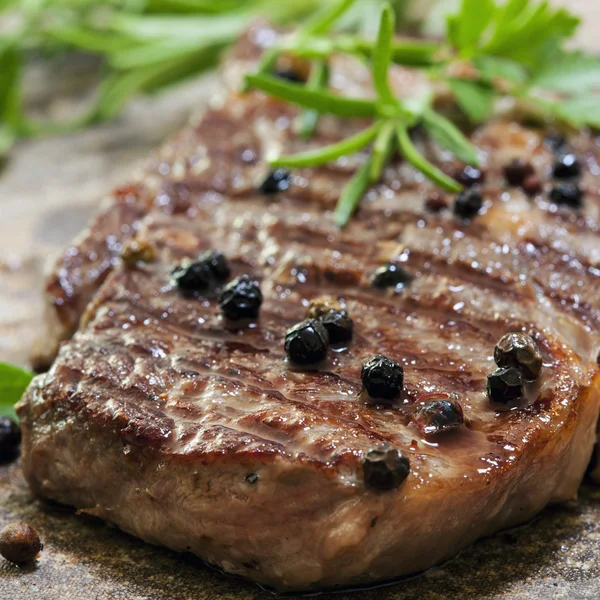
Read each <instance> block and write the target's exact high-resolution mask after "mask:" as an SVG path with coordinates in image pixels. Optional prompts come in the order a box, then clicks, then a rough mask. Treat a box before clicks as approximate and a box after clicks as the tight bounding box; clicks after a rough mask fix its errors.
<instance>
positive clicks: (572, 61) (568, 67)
mask: <svg viewBox="0 0 600 600" xmlns="http://www.w3.org/2000/svg"><path fill="white" fill-rule="evenodd" d="M529 85H530V87H539V88H544V89H547V90H556V91H559V92H566V93H574V92H575V91H577V93H578V94H579V93H581V92H582V91H586V90H591V89H600V60H598V58H596V57H595V56H590V55H586V54H582V53H581V52H570V53H564V54H561V55H559V56H557V57H552V59H551V60H549V61H548V62H547V63H546V64H545V65H544V66H543V67H542V68H541V69H540V71H539V72H538V73H537V74H536V75H535V77H534V78H533V80H532V81H531V82H530V84H529Z"/></svg>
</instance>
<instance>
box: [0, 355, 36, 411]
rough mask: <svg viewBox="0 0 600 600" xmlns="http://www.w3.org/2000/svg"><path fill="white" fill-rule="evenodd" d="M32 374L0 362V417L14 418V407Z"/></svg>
mask: <svg viewBox="0 0 600 600" xmlns="http://www.w3.org/2000/svg"><path fill="white" fill-rule="evenodd" d="M33 377H34V373H31V372H30V371H26V370H25V369H21V368H20V367H17V366H15V365H9V364H8V363H3V362H0V415H2V416H14V408H13V407H14V405H15V404H16V403H17V402H18V401H19V400H20V399H21V396H22V395H23V393H24V392H25V390H26V389H27V386H28V385H29V383H30V382H31V380H32V379H33Z"/></svg>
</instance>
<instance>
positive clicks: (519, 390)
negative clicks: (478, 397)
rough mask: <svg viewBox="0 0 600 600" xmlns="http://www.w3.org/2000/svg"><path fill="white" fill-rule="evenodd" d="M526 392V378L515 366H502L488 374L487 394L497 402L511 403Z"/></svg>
mask: <svg viewBox="0 0 600 600" xmlns="http://www.w3.org/2000/svg"><path fill="white" fill-rule="evenodd" d="M524 394H525V379H524V378H523V375H521V371H519V370H518V369H515V368H513V367H500V368H498V369H496V370H495V371H494V372H493V373H491V374H490V375H488V379H487V395H488V398H489V399H490V400H491V401H492V402H496V403H497V404H511V403H514V402H517V401H518V400H520V399H521V398H522V397H523V396H524Z"/></svg>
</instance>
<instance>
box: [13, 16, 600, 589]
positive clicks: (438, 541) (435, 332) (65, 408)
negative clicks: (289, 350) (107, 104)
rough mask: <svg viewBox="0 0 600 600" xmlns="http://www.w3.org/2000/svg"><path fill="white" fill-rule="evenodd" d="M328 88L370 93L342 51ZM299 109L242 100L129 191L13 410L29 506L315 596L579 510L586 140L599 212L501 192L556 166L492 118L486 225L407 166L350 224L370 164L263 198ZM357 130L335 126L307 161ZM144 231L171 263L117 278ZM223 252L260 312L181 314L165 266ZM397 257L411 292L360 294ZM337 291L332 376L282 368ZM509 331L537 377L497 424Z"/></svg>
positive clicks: (234, 98)
mask: <svg viewBox="0 0 600 600" xmlns="http://www.w3.org/2000/svg"><path fill="white" fill-rule="evenodd" d="M265 31H266V29H265V27H264V26H257V27H256V28H254V29H253V30H252V31H251V32H250V33H249V34H248V36H247V37H246V38H245V39H244V40H242V41H241V42H240V44H239V46H238V47H237V49H236V51H235V53H234V55H233V56H232V57H231V58H230V60H229V62H228V63H227V64H226V66H225V68H224V80H225V82H226V83H227V85H228V87H229V88H230V90H235V89H237V85H238V83H239V74H240V72H242V71H243V70H245V69H246V68H247V67H248V65H249V64H252V61H254V60H255V59H256V57H257V56H258V55H259V53H260V48H259V47H258V46H257V44H255V43H254V41H253V40H257V39H265ZM332 81H334V83H335V84H336V85H338V86H339V87H344V88H346V89H349V90H351V93H353V94H357V93H366V94H368V93H369V90H368V87H367V86H366V85H365V82H366V81H367V76H366V72H363V71H362V70H361V68H360V67H358V66H357V65H355V64H353V63H351V62H348V61H347V60H346V59H343V60H342V59H340V60H339V61H338V62H337V63H336V64H335V65H334V73H333V77H332ZM407 82H408V83H407ZM409 83H410V84H411V85H416V84H418V82H416V83H415V80H414V75H413V74H410V73H406V72H403V71H398V73H397V74H396V81H395V85H396V86H397V87H398V89H400V90H401V89H402V87H403V86H404V85H408V84H409ZM296 114H297V111H296V110H295V109H294V108H292V107H290V106H288V105H286V104H284V103H280V102H278V101H275V100H273V99H270V98H267V97H265V96H264V95H262V94H260V93H255V92H253V93H250V94H247V95H238V94H237V93H236V92H235V91H230V93H229V94H228V95H227V96H226V98H225V99H222V100H221V101H220V102H219V103H218V104H215V105H214V106H213V107H211V108H210V109H209V110H208V111H207V112H206V113H205V114H204V116H203V117H202V119H201V120H200V121H199V122H198V123H195V124H192V125H190V126H189V127H188V128H187V129H186V130H185V131H183V132H182V133H181V134H180V135H179V136H178V137H177V138H176V139H175V140H174V141H173V142H171V143H170V144H168V145H166V146H165V147H164V148H163V149H162V150H160V151H159V152H158V153H157V154H156V156H155V157H154V158H153V159H152V160H151V161H150V162H149V163H148V166H147V168H146V171H145V176H144V180H143V183H141V184H136V186H135V187H133V188H124V189H126V190H128V191H127V192H126V193H125V197H124V196H123V192H122V191H121V192H119V193H117V194H115V196H114V200H113V203H112V205H111V206H112V207H113V209H109V210H107V211H105V212H104V213H102V214H101V215H100V216H99V217H98V219H97V220H96V222H95V223H94V224H93V225H92V227H91V228H90V230H89V231H88V233H87V234H86V235H85V236H84V237H82V238H81V239H80V240H79V241H78V242H77V243H76V244H75V246H74V247H73V248H74V249H75V250H73V249H72V250H71V251H67V252H66V253H65V255H64V256H63V258H62V259H61V261H62V262H61V269H60V270H59V271H57V272H56V273H55V274H54V275H53V276H51V278H50V280H49V283H48V291H49V293H50V296H51V297H52V298H53V302H54V304H55V305H56V306H58V307H59V311H58V314H59V315H60V319H61V322H62V323H64V325H65V328H66V329H65V331H66V330H69V331H70V330H71V329H73V328H74V327H75V326H76V324H77V323H78V322H79V321H81V322H80V326H79V330H78V331H77V333H76V334H75V335H74V337H73V339H72V340H71V341H70V342H68V343H66V344H64V345H63V346H62V348H61V350H60V352H59V355H58V358H57V360H56V361H55V363H54V365H53V366H52V368H51V369H50V371H49V372H48V373H47V374H46V375H43V376H40V377H38V378H37V379H36V380H35V381H34V383H33V384H32V386H31V387H30V389H29V391H28V393H27V395H26V396H25V398H24V399H23V400H22V402H21V403H20V405H19V408H18V411H19V416H20V417H21V419H22V424H23V431H24V443H23V465H24V469H25V473H26V476H27V478H28V480H29V482H30V484H31V486H32V487H33V489H34V490H35V491H36V492H38V493H40V494H42V495H44V496H47V497H50V498H53V499H55V500H58V501H60V502H64V503H67V504H72V505H74V506H77V507H78V508H80V509H83V510H84V511H85V512H89V513H91V514H95V515H98V516H100V517H102V518H105V519H108V520H111V521H113V522H114V523H116V524H117V525H118V526H119V527H121V528H123V529H125V530H127V531H129V532H131V533H133V534H135V535H138V536H139V537H141V538H143V539H145V540H147V541H149V542H152V543H157V544H164V545H167V546H169V547H171V548H174V549H176V550H182V551H184V550H191V551H192V552H194V553H196V554H198V555H199V556H201V557H202V558H204V559H206V560H208V561H209V562H211V563H214V564H217V565H219V566H220V567H222V568H223V569H225V570H226V571H229V572H234V573H239V574H242V575H244V576H247V577H250V578H252V579H254V580H256V581H259V582H261V583H264V584H268V585H272V586H274V587H277V588H279V589H288V590H290V589H293V590H298V589H302V590H305V589H318V588H323V587H332V586H336V585H346V584H357V583H363V582H368V581H373V580H378V579H384V578H390V577H394V576H398V575H401V574H406V573H411V572H414V571H417V570H421V569H424V568H427V567H428V566H431V565H432V564H435V563H436V562H439V561H441V560H443V559H445V558H448V557H450V556H452V555H453V554H454V553H455V552H456V551H457V550H459V549H460V548H462V547H464V546H466V545H468V544H469V543H471V542H472V541H474V540H475V539H477V538H478V537H480V536H482V535H486V534H489V533H491V532H494V531H497V530H498V529H501V528H504V527H509V526H512V525H515V524H518V523H522V522H524V521H525V520H527V519H529V518H530V517H531V516H533V515H534V514H535V513H536V512H538V511H539V510H541V509H542V508H543V507H544V506H545V505H546V504H548V503H550V502H559V501H564V500H567V499H570V498H573V497H574V496H575V495H576V492H577V488H578V486H579V483H580V481H581V478H582V476H583V472H584V470H585V467H586V465H587V463H588V461H589V457H590V454H591V451H592V446H593V440H594V435H595V427H596V422H597V420H598V409H599V405H600V396H599V395H598V380H597V379H594V375H595V372H596V368H597V367H596V355H597V353H598V349H599V348H600V343H599V337H598V329H599V327H600V291H599V288H598V285H597V278H598V275H599V273H600V271H599V270H598V269H599V263H600V243H599V241H598V224H599V222H600V213H599V209H600V201H599V197H598V184H599V182H600V179H599V178H598V173H600V167H599V165H598V162H597V160H598V150H597V148H596V146H595V145H594V144H593V143H592V141H591V140H590V139H588V138H587V137H585V136H583V135H582V136H580V137H579V138H578V139H576V140H574V141H573V144H574V146H575V149H576V150H577V152H578V153H579V154H580V155H581V156H582V158H583V159H584V161H585V163H586V165H587V168H586V173H585V175H584V179H583V182H582V184H583V187H584V188H585V191H586V197H585V206H584V209H583V210H582V211H580V212H574V211H572V210H569V209H564V208H557V207H555V206H553V205H551V204H549V203H548V202H547V201H546V200H545V195H544V194H540V195H539V196H538V197H536V198H535V199H533V200H531V199H528V198H527V197H526V196H525V195H524V194H523V193H522V192H520V191H519V190H517V189H508V188H507V187H506V184H505V183H504V179H503V176H502V169H503V166H504V165H505V164H506V163H507V162H509V160H510V159H512V158H513V157H523V158H525V159H526V160H530V161H531V162H532V164H533V165H534V166H535V168H536V171H537V172H538V173H539V174H540V175H541V176H543V179H544V180H545V181H546V180H547V178H548V176H549V173H550V169H551V163H552V160H553V159H552V152H551V151H550V150H549V149H548V148H546V147H545V146H544V143H543V133H542V132H540V131H536V130H530V129H526V128H524V127H522V126H520V125H517V124H514V123H508V122H496V123H492V124H490V125H488V126H486V127H484V128H482V129H481V130H478V131H476V132H475V133H474V134H473V141H474V143H475V144H476V145H477V146H478V148H479V149H480V151H481V154H482V157H483V160H484V163H485V170H486V183H485V185H484V187H483V193H484V198H485V209H484V212H483V214H481V215H479V216H478V217H476V218H475V219H473V220H472V221H471V222H462V221H460V220H459V219H457V218H456V217H454V216H453V215H452V213H451V211H442V212H435V213H434V212H432V211H430V210H428V209H427V208H426V206H427V204H428V201H429V199H430V197H431V194H433V193H436V191H435V188H434V187H433V186H432V185H431V184H429V183H428V182H426V181H424V180H423V178H422V177H421V175H420V174H418V173H416V172H415V171H414V170H412V169H411V168H410V167H409V166H407V165H406V164H403V163H398V164H396V165H395V166H392V167H390V168H388V169H387V170H386V172H385V174H384V177H383V179H382V181H381V183H380V184H378V185H377V186H376V187H375V188H374V189H373V190H372V191H371V192H369V194H368V195H367V198H366V199H365V201H364V202H363V205H362V207H361V209H360V210H359V212H358V214H357V215H356V217H355V218H354V219H353V220H352V221H351V223H350V224H349V226H348V227H347V228H346V229H344V230H343V231H339V230H337V229H336V228H335V227H334V226H333V224H332V221H331V209H332V208H333V207H334V205H335V202H336V200H337V198H338V196H339V192H340V190H341V188H342V187H343V185H344V183H345V182H346V181H347V180H348V178H349V177H350V175H351V173H352V172H353V170H354V169H355V167H356V165H357V164H358V162H360V160H361V157H357V158H352V159H348V160H345V161H340V162H338V163H336V164H335V165H330V166H327V167H322V168H319V169H312V170H309V169H304V170H298V171H295V172H294V173H293V180H292V186H291V187H290V189H289V190H288V191H286V192H283V193H281V194H279V195H278V196H277V197H276V198H273V197H269V198H265V197H263V196H260V195H259V194H258V193H257V191H256V190H257V187H258V185H259V184H260V182H261V180H262V179H263V178H264V176H265V175H266V173H267V169H266V167H265V163H264V158H265V156H266V155H267V153H269V152H271V151H273V150H274V149H275V150H277V149H284V150H286V151H294V150H296V149H298V148H299V147H300V145H301V144H300V142H299V140H298V138H297V136H295V135H294V134H293V133H291V131H293V122H294V117H295V116H296ZM359 126H361V124H360V123H350V124H348V123H347V122H339V121H337V120H335V119H329V118H324V119H322V120H321V122H320V125H319V131H318V135H317V136H316V137H315V139H314V141H311V142H310V144H311V145H313V144H314V145H319V144H322V143H324V142H326V141H331V140H334V139H339V138H340V137H343V136H344V135H347V134H348V132H349V130H352V129H355V128H357V127H359ZM428 150H429V152H430V153H431V155H432V156H433V157H434V158H435V159H436V160H437V162H438V163H439V164H440V165H441V166H442V167H443V168H444V169H445V170H447V171H448V172H453V171H454V170H455V169H456V168H458V165H457V164H454V163H452V162H451V161H448V160H447V157H445V156H444V155H443V154H441V153H439V152H438V151H437V150H436V149H435V148H429V149H428ZM594 173H595V174H594ZM547 185H550V184H549V183H548V184H547ZM124 198H125V199H124ZM438 200H439V199H438ZM449 201H451V198H449ZM117 224H118V225H119V226H118V227H116V225H117ZM117 229H118V231H117ZM130 235H135V236H136V239H137V240H139V241H140V242H143V243H144V244H151V245H153V246H154V248H155V249H156V260H154V261H153V262H150V263H145V264H141V263H140V264H138V266H137V267H135V268H131V267H126V266H124V265H122V264H120V262H119V260H118V252H119V247H120V244H121V243H122V242H123V241H124V240H125V239H126V238H127V237H129V236H130ZM211 248H214V249H218V250H220V251H222V252H224V253H225V254H226V256H227V257H228V258H229V260H230V263H231V265H232V269H233V273H232V277H235V276H237V275H240V274H244V273H247V274H249V275H251V276H252V277H255V278H257V279H258V280H259V281H260V284H261V289H262V293H263V295H264V303H263V306H262V309H261V314H260V318H259V319H257V320H255V321H253V322H251V323H241V324H237V325H231V324H226V323H225V322H224V321H223V319H222V317H221V316H220V313H219V310H218V306H217V302H216V293H217V292H218V290H215V291H214V293H211V294H207V295H206V296H205V297H202V298H189V297H185V296H183V295H182V294H181V293H180V292H179V291H178V290H177V289H176V288H175V287H174V285H173V282H172V278H171V275H172V271H173V268H174V266H175V265H177V264H178V263H179V262H180V261H181V260H182V259H184V258H186V257H194V256H196V255H198V254H199V253H200V252H201V251H203V250H206V249H211ZM68 256H78V257H79V258H78V262H77V264H74V263H73V262H69V259H68ZM92 257H93V258H92ZM387 261H394V262H399V263H401V264H402V265H403V266H404V267H405V268H406V269H407V270H408V271H409V272H411V273H412V275H413V276H414V279H413V280H412V281H411V282H410V284H409V285H408V286H406V287H405V288H404V289H398V290H388V291H382V290H378V289H375V288H373V287H372V286H371V285H370V277H371V274H372V273H373V272H374V271H375V269H377V267H379V266H381V265H382V264H385V263H386V262H387ZM102 280H105V281H104V283H103V285H102V286H101V287H100V289H99V290H98V291H97V292H96V290H97V289H98V286H99V284H100V282H101V281H102ZM94 294H95V295H94ZM323 295H331V296H334V297H337V298H338V299H339V300H340V301H341V302H342V303H343V304H344V305H345V307H346V309H347V310H348V312H349V313H350V315H351V316H352V319H353V321H354V328H355V335H354V339H353V341H352V342H351V343H350V344H349V345H348V347H347V348H344V349H338V351H336V352H330V355H329V358H328V360H327V361H326V362H325V364H323V365H321V366H320V367H319V368H318V369H312V370H308V371H306V370H300V369H296V368H293V367H292V366H291V365H290V364H289V363H288V362H287V361H286V360H285V353H284V350H283V340H284V336H285V331H286V329H287V328H288V327H290V326H291V325H293V324H295V323H296V322H298V321H300V320H302V319H303V318H304V317H305V314H306V308H307V306H308V304H309V302H310V301H311V300H312V299H314V298H316V297H318V296H323ZM92 296H93V299H92V301H91V302H90V303H89V304H88V302H89V300H90V299H91V298H92ZM86 305H87V308H85V312H84V313H83V316H82V317H81V318H80V315H81V313H82V311H83V310H84V307H85V306H86ZM507 331H525V332H528V333H530V334H531V335H532V336H533V337H534V338H535V339H536V341H537V343H538V346H539V347H540V350H541V351H542V355H543V359H544V367H543V370H542V377H541V380H540V385H539V387H538V389H537V390H536V391H535V393H534V394H532V395H531V397H529V398H528V399H527V401H526V402H524V403H523V405H522V406H521V407H520V408H519V409H518V410H514V411H509V412H497V411H496V410H494V408H493V407H492V406H491V405H490V404H489V401H488V400H487V398H486V396H485V384H486V376H487V374H488V373H490V372H491V371H492V370H493V368H494V362H493V350H494V345H495V343H496V342H497V340H498V339H499V338H500V337H501V336H502V335H503V334H504V333H506V332H507ZM65 335H66V334H65ZM375 354H385V355H387V356H389V357H391V358H393V359H395V360H397V361H399V362H401V363H402V364H403V366H404V371H405V378H404V379H405V388H404V392H403V395H402V397H401V398H400V400H398V401H397V402H396V403H394V404H393V405H392V406H387V407H383V406H377V405H373V404H371V403H368V402H367V401H366V399H365V398H364V395H362V394H361V385H360V370H361V366H362V364H363V363H364V362H365V361H366V360H368V359H369V358H370V357H371V356H373V355H375ZM444 394H456V395H457V397H458V399H459V402H460V403H461V405H462V408H463V411H464V416H465V422H466V425H465V426H464V427H462V428H461V429H459V430H457V431H455V432H452V433H449V434H445V435H444V436H443V437H439V438H435V439H428V438H424V437H423V436H422V435H421V433H420V432H419V429H418V428H417V426H416V425H415V423H414V422H413V421H412V419H411V413H412V410H413V408H414V407H415V406H418V405H419V404H421V403H424V402H426V401H427V400H429V399H431V398H434V397H439V395H444ZM384 444H389V445H391V446H393V447H395V448H397V449H399V450H401V451H402V452H403V453H404V454H405V455H406V456H408V457H409V459H410V462H411V471H410V475H409V476H408V478H407V480H406V481H405V483H404V484H403V485H402V486H401V487H400V488H398V489H396V490H394V491H388V492H375V491H372V490H369V489H368V488H367V487H366V486H365V484H364V481H363V476H362V461H363V459H364V456H365V455H366V453H367V452H368V451H369V450H371V449H373V448H377V447H379V446H381V445H384ZM249 475H253V476H252V477H248V476H249ZM254 475H258V479H256V477H254Z"/></svg>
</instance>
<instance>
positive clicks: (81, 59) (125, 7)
mask: <svg viewBox="0 0 600 600" xmlns="http://www.w3.org/2000/svg"><path fill="white" fill-rule="evenodd" d="M327 1H329V2H330V1H331V0H287V1H284V0H120V1H118V0H107V1H104V2H95V1H94V0H0V215H1V217H2V218H1V219H0V360H6V361H10V362H16V363H23V364H25V363H26V361H27V352H28V348H29V347H30V344H31V341H32V340H33V338H34V337H35V335H36V332H37V328H38V327H39V323H40V321H41V318H42V317H41V312H42V310H41V294H40V291H39V290H40V286H41V279H42V275H41V273H42V270H43V266H44V263H45V262H46V260H47V258H48V256H50V255H52V253H54V252H55V251H56V250H57V249H59V248H60V247H62V246H64V245H65V244H67V243H68V242H69V240H71V239H72V238H73V237H74V236H75V235H76V234H77V233H78V232H79V231H80V230H81V229H82V228H83V227H84V226H85V224H86V222H87V220H88V218H89V216H90V215H91V213H93V211H94V209H95V207H96V206H97V204H98V202H99V201H100V199H101V198H102V196H103V194H105V193H107V192H108V191H109V190H110V189H111V187H113V186H115V185H117V184H119V183H122V182H124V181H127V180H128V179H129V178H130V177H131V174H132V172H133V171H134V169H135V165H136V163H138V161H139V160H140V159H142V158H143V157H144V156H145V155H146V154H147V153H148V152H149V151H150V150H151V149H152V148H153V147H155V146H156V145H157V144H159V143H160V142H161V141H162V140H163V139H164V138H165V137H167V136H168V135H170V134H172V133H173V132H175V131H176V130H177V129H178V128H179V127H180V126H181V125H182V124H183V123H184V122H185V121H186V119H187V118H188V117H189V115H190V113H191V112H192V111H194V110H195V109H197V108H199V107H200V106H202V104H204V103H205V102H206V101H207V100H208V98H210V96H211V95H212V93H213V91H214V89H215V84H216V77H215V75H214V67H215V65H216V64H217V63H218V60H219V56H220V55H221V53H222V52H223V51H225V50H226V49H227V47H228V46H229V45H230V44H231V43H232V42H233V41H234V40H235V39H236V38H237V36H238V35H239V33H240V32H241V31H242V30H243V29H244V28H245V27H246V26H247V25H248V23H249V22H251V21H252V20H253V19H256V18H257V17H259V16H266V17H267V18H268V19H269V20H271V21H274V22H275V23H277V24H279V25H282V26H291V25H293V24H295V23H301V22H302V21H303V20H305V19H306V18H307V17H309V16H310V15H311V14H312V13H313V12H314V11H315V10H316V9H318V8H319V7H321V6H322V5H323V4H324V3H325V2H327ZM458 1H459V0H394V8H395V10H396V13H397V23H398V29H399V31H400V32H403V33H409V34H412V35H428V36H436V35H437V34H439V32H440V31H442V26H443V23H444V18H445V15H446V14H447V13H448V12H450V11H453V10H454V9H455V8H456V6H457V4H458ZM380 4H381V0H357V2H356V5H355V6H354V8H353V9H352V10H351V11H350V12H349V13H348V14H347V15H346V16H345V17H344V22H343V26H344V27H347V28H352V29H359V30H361V31H362V32H364V33H365V34H367V35H369V34H371V33H373V32H374V30H375V29H376V26H377V20H378V14H379V10H378V7H379V5H380ZM555 4H562V5H564V6H566V7H568V8H569V9H571V10H573V11H574V12H576V13H578V14H579V15H580V16H581V17H583V24H582V27H581V29H580V33H579V37H578V39H577V41H576V43H577V44H578V45H580V46H583V47H586V48H587V49H592V50H596V51H600V37H599V36H598V35H597V34H596V30H597V28H598V26H599V25H600V0H555Z"/></svg>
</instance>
